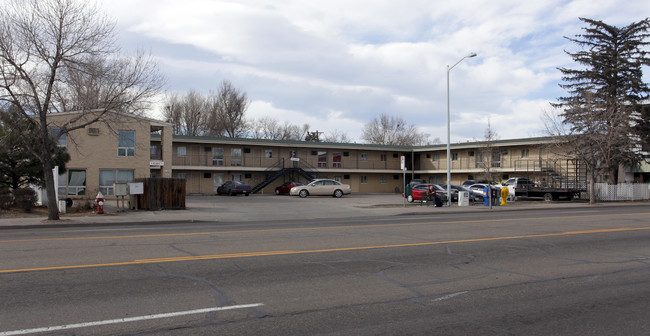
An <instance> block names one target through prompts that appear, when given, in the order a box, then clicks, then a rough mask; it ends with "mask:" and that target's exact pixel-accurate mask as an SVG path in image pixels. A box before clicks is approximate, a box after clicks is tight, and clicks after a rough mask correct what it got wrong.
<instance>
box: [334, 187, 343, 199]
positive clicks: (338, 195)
mask: <svg viewBox="0 0 650 336" xmlns="http://www.w3.org/2000/svg"><path fill="white" fill-rule="evenodd" d="M334 197H336V198H341V197H343V192H342V191H341V190H338V189H336V190H334Z"/></svg>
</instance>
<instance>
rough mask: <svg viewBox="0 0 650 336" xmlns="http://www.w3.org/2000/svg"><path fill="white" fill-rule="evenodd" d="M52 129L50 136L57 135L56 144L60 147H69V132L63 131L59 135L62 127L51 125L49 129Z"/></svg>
mask: <svg viewBox="0 0 650 336" xmlns="http://www.w3.org/2000/svg"><path fill="white" fill-rule="evenodd" d="M48 130H49V131H50V137H57V136H58V138H57V139H56V145H57V146H58V147H64V148H65V147H68V134H67V133H63V134H61V135H60V136H59V132H61V129H60V128H58V127H50V128H49V129H48Z"/></svg>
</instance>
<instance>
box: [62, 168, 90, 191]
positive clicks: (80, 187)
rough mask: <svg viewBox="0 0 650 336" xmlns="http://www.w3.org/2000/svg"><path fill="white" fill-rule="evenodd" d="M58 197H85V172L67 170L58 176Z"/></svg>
mask: <svg viewBox="0 0 650 336" xmlns="http://www.w3.org/2000/svg"><path fill="white" fill-rule="evenodd" d="M59 195H73V196H79V195H86V171H85V170H74V169H69V170H68V171H66V172H65V173H63V174H61V175H59Z"/></svg>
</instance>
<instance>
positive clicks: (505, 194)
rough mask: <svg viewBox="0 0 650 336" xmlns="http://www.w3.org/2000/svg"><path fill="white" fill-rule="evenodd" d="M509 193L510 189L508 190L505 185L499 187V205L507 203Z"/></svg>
mask: <svg viewBox="0 0 650 336" xmlns="http://www.w3.org/2000/svg"><path fill="white" fill-rule="evenodd" d="M509 194H510V191H509V190H508V188H507V187H503V188H501V205H508V203H507V202H506V200H507V199H508V195H509Z"/></svg>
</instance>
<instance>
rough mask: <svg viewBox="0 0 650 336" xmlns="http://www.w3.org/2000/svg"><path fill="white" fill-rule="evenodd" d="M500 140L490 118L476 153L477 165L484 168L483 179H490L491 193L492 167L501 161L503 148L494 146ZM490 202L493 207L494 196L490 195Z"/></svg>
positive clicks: (489, 187)
mask: <svg viewBox="0 0 650 336" xmlns="http://www.w3.org/2000/svg"><path fill="white" fill-rule="evenodd" d="M497 140H499V134H497V132H496V131H494V130H493V129H492V126H491V125H490V120H489V119H488V126H487V128H486V129H485V134H484V135H483V140H482V141H483V144H482V146H481V149H480V150H479V151H478V153H476V166H477V168H478V167H481V168H483V175H482V176H481V177H480V179H481V180H487V181H488V190H489V193H490V194H491V185H490V184H491V183H492V182H493V181H494V174H493V173H492V168H496V167H498V164H497V162H498V163H500V161H501V150H500V149H499V148H495V147H494V143H495V142H496V141H497ZM488 203H489V204H490V209H492V197H491V196H490V195H488Z"/></svg>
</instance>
